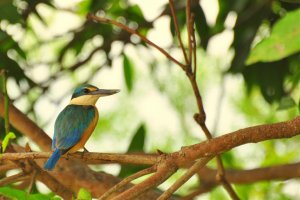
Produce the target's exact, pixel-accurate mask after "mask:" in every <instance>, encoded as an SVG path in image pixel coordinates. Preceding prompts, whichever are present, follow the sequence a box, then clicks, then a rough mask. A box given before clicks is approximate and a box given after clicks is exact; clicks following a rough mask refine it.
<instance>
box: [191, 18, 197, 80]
mask: <svg viewBox="0 0 300 200" xmlns="http://www.w3.org/2000/svg"><path fill="white" fill-rule="evenodd" d="M191 21H192V27H191V34H192V44H193V58H194V59H193V60H194V64H193V65H194V70H193V73H192V74H193V77H194V79H196V77H197V54H196V52H197V43H196V36H195V28H194V22H195V15H194V13H192V16H191Z"/></svg>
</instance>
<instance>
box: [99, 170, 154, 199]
mask: <svg viewBox="0 0 300 200" xmlns="http://www.w3.org/2000/svg"><path fill="white" fill-rule="evenodd" d="M155 171H156V165H152V167H149V168H147V169H144V170H141V171H139V172H137V173H135V174H132V175H130V176H128V177H126V178H124V179H123V180H122V181H121V182H120V183H118V184H116V185H115V186H114V187H112V188H110V189H109V190H108V191H107V192H105V193H104V194H103V195H102V196H101V197H100V198H99V200H105V199H107V198H108V197H109V196H110V195H111V194H113V193H114V192H117V191H118V190H119V189H120V188H122V187H124V186H125V185H126V184H128V183H130V182H131V181H133V180H135V179H137V178H140V177H142V176H145V175H147V174H151V173H153V172H155Z"/></svg>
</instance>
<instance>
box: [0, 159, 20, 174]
mask: <svg viewBox="0 0 300 200" xmlns="http://www.w3.org/2000/svg"><path fill="white" fill-rule="evenodd" d="M2 155H3V154H2ZM0 158H1V157H0ZM0 163H1V165H0V174H1V173H2V172H6V171H8V170H12V169H17V168H19V167H18V166H17V165H16V164H14V163H12V162H11V163H10V162H9V163H2V162H0Z"/></svg>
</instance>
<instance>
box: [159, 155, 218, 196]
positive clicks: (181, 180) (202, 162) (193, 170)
mask: <svg viewBox="0 0 300 200" xmlns="http://www.w3.org/2000/svg"><path fill="white" fill-rule="evenodd" d="M212 158H213V156H210V157H205V158H201V159H200V160H198V161H197V162H196V163H195V164H193V166H192V167H190V168H189V169H188V170H187V172H186V173H185V174H184V175H183V176H181V177H180V178H179V179H177V180H176V182H175V183H174V184H173V185H172V186H171V187H170V188H169V189H167V190H166V191H165V192H164V193H163V194H162V195H161V196H160V197H159V198H158V200H167V199H169V198H170V197H171V195H172V194H173V193H174V192H176V190H178V189H179V188H180V187H181V186H182V185H183V184H184V183H186V182H187V181H188V180H189V179H190V178H191V177H192V176H193V175H194V174H196V173H197V172H198V171H199V170H200V169H201V168H202V167H203V166H205V165H206V164H207V163H208V162H209V161H210V160H211V159H212Z"/></svg>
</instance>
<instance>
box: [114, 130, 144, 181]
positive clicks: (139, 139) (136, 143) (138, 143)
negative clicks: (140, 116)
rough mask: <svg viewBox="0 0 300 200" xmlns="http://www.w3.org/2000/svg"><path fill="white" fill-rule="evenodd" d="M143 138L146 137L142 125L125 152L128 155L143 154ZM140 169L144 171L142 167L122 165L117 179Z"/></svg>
mask: <svg viewBox="0 0 300 200" xmlns="http://www.w3.org/2000/svg"><path fill="white" fill-rule="evenodd" d="M145 136H146V129H145V126H144V125H143V124H142V125H141V126H140V127H139V128H138V129H137V131H136V133H135V135H134V136H133V138H132V140H131V143H130V145H129V147H128V151H127V152H128V153H130V152H143V150H144V144H145ZM142 169H144V168H143V167H142V166H134V165H122V168H121V171H120V173H119V177H121V178H124V177H126V176H128V175H130V174H133V173H135V172H137V171H140V170H142Z"/></svg>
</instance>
